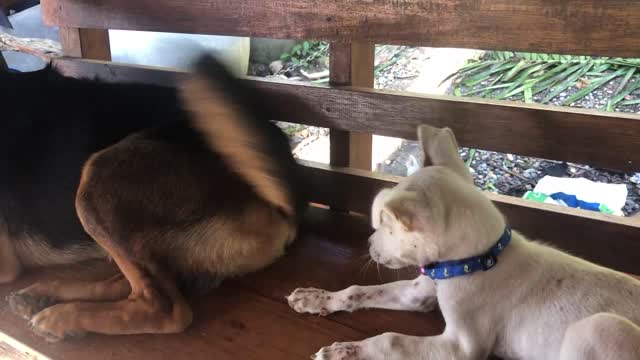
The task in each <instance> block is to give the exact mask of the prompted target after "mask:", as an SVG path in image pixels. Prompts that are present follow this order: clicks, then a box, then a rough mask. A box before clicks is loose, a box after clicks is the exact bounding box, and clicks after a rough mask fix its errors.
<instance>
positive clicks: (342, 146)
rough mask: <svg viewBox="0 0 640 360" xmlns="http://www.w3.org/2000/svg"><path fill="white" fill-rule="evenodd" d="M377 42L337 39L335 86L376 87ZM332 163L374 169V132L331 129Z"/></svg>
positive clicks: (332, 56)
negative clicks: (372, 133)
mask: <svg viewBox="0 0 640 360" xmlns="http://www.w3.org/2000/svg"><path fill="white" fill-rule="evenodd" d="M375 56H376V54H375V45H374V44H365V43H333V44H331V49H330V65H329V71H330V83H331V85H333V86H345V85H351V86H358V87H365V88H373V85H374V77H373V75H374V74H373V70H374V63H375ZM330 136H331V137H330V139H329V141H330V149H331V152H330V154H329V156H330V163H331V164H332V165H335V166H349V167H352V168H357V169H364V170H371V166H372V165H371V164H372V156H373V136H372V135H371V134H367V133H355V132H346V131H342V130H337V129H331V133H330Z"/></svg>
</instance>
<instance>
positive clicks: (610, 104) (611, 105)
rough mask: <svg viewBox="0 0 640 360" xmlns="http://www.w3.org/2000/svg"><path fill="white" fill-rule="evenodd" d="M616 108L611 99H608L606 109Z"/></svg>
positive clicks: (612, 109)
mask: <svg viewBox="0 0 640 360" xmlns="http://www.w3.org/2000/svg"><path fill="white" fill-rule="evenodd" d="M614 110H615V106H613V103H612V102H611V100H609V101H607V107H606V109H605V111H614Z"/></svg>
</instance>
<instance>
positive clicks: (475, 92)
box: [464, 83, 513, 96]
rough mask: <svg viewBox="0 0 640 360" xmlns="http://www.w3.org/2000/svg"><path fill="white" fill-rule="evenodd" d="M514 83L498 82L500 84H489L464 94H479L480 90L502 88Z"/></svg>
mask: <svg viewBox="0 0 640 360" xmlns="http://www.w3.org/2000/svg"><path fill="white" fill-rule="evenodd" d="M511 85H513V83H506V84H498V85H493V86H487V87H483V88H481V89H476V90H473V91H469V92H468V93H465V94H464V96H469V95H471V94H477V93H479V92H483V91H487V90H495V89H502V88H505V87H509V86H511Z"/></svg>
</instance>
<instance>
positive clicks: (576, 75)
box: [542, 62, 593, 104]
mask: <svg viewBox="0 0 640 360" xmlns="http://www.w3.org/2000/svg"><path fill="white" fill-rule="evenodd" d="M580 66H581V67H582V69H580V70H579V71H576V72H575V73H573V74H572V75H571V76H569V77H568V78H567V79H566V80H565V81H564V82H562V83H560V85H559V86H556V87H555V90H553V91H551V92H550V93H549V94H548V95H547V96H546V97H545V98H544V99H542V103H543V104H544V103H548V102H549V101H551V99H553V98H555V97H556V96H558V94H560V93H561V92H563V91H565V90H566V89H568V88H570V87H571V86H573V85H575V83H576V81H577V80H578V79H579V78H580V76H582V75H583V74H584V73H586V72H587V71H589V70H590V69H591V67H592V66H593V62H589V63H588V64H587V65H586V66H584V65H582V64H580Z"/></svg>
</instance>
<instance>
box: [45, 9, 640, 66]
mask: <svg viewBox="0 0 640 360" xmlns="http://www.w3.org/2000/svg"><path fill="white" fill-rule="evenodd" d="M42 4H43V15H44V19H45V21H46V23H47V24H50V25H58V26H72V27H78V28H100V29H124V30H148V31H166V32H185V33H203V34H218V35H234V36H252V37H270V38H293V39H322V40H327V41H338V42H368V43H378V44H408V45H420V46H433V47H462V48H477V49H500V50H519V51H532V52H535V51H539V52H545V53H568V54H590V55H607V56H628V57H637V56H638V55H639V54H640V27H639V26H638V24H640V2H638V1H634V0H607V1H602V0H557V1H549V0H492V1H483V0H448V1H442V0H401V1H398V0H378V1H363V0H360V1H352V0H335V1H322V2H318V1H317V0H271V1H263V0H236V1H233V2H229V1H215V0H207V1H187V0H137V1H130V0H83V1H77V0H43V1H42Z"/></svg>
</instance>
